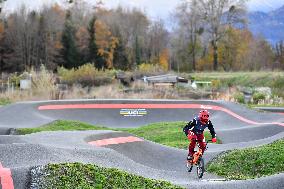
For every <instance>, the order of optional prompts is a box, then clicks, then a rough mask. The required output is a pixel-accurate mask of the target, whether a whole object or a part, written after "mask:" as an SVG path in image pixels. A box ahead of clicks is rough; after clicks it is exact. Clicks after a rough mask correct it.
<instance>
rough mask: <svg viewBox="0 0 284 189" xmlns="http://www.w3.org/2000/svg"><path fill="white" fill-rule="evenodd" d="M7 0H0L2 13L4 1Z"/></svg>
mask: <svg viewBox="0 0 284 189" xmlns="http://www.w3.org/2000/svg"><path fill="white" fill-rule="evenodd" d="M5 1H6V0H0V13H1V12H2V7H3V3H4V2H5Z"/></svg>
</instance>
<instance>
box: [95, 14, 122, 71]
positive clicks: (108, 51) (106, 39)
mask: <svg viewBox="0 0 284 189" xmlns="http://www.w3.org/2000/svg"><path fill="white" fill-rule="evenodd" d="M95 28H96V44H97V46H98V55H99V56H101V57H103V59H104V62H105V66H106V68H113V54H114V49H115V48H116V46H117V43H118V39H117V38H116V37H114V36H112V33H111V32H110V31H109V28H108V26H107V25H106V24H105V23H104V22H102V21H100V20H96V22H95Z"/></svg>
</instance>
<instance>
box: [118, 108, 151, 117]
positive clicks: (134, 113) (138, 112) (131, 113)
mask: <svg viewBox="0 0 284 189" xmlns="http://www.w3.org/2000/svg"><path fill="white" fill-rule="evenodd" d="M120 115H122V116H125V117H142V116H145V115H147V110H146V109H121V110H120Z"/></svg>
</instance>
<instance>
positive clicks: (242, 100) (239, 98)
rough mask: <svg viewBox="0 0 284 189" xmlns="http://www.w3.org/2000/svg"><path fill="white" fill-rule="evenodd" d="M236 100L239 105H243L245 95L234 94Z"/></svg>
mask: <svg viewBox="0 0 284 189" xmlns="http://www.w3.org/2000/svg"><path fill="white" fill-rule="evenodd" d="M234 99H235V101H237V102H238V103H242V104H244V103H245V95H244V94H243V93H240V92H238V93H236V94H234Z"/></svg>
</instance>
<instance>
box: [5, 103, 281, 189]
mask: <svg viewBox="0 0 284 189" xmlns="http://www.w3.org/2000/svg"><path fill="white" fill-rule="evenodd" d="M126 108H129V109H144V111H146V113H147V114H144V115H143V116H141V117H125V116H122V115H121V114H120V113H121V110H122V109H126ZM203 108H206V109H209V111H210V113H211V120H212V122H213V124H214V127H215V130H216V132H217V135H218V136H219V137H220V138H221V139H222V141H223V144H209V146H208V150H207V151H206V153H205V155H204V158H205V160H206V162H208V161H209V160H211V159H212V158H214V157H215V156H217V155H218V154H220V153H222V152H224V151H226V150H232V149H242V148H247V147H254V146H261V145H264V144H269V143H271V142H273V141H275V140H278V139H281V138H284V123H283V122H284V116H283V115H281V114H276V113H265V112H257V111H253V110H249V109H247V108H245V107H243V106H240V105H237V104H234V103H228V102H224V101H172V100H147V101H145V100H85V101H84V100H72V101H46V102H25V103H16V104H12V105H9V106H5V107H2V108H0V135H1V136H0V163H1V164H0V177H1V188H2V189H11V188H16V189H24V188H27V187H28V186H29V184H30V183H29V181H30V180H31V179H30V168H31V167H33V166H40V165H46V164H48V163H62V162H82V163H93V164H97V165H100V166H104V167H114V168H119V169H122V170H125V171H127V172H129V173H134V174H137V175H141V176H144V177H147V178H154V179H162V180H167V181H170V182H172V183H174V184H178V185H181V186H184V187H185V188H206V189H207V188H208V189H211V188H212V189H215V188H216V189H217V188H218V189H219V188H234V189H235V188H236V189H238V188H252V189H254V188H258V189H259V188H265V189H270V188H271V189H283V188H284V174H283V173H281V174H277V175H274V176H269V177H264V178H260V179H253V180H246V181H223V179H222V178H220V177H218V176H216V175H212V174H209V173H207V172H206V173H205V175H204V177H203V178H202V179H201V180H200V179H198V178H197V176H196V173H195V170H193V172H192V173H190V174H189V173H187V171H186V168H185V158H186V155H187V151H186V150H180V149H175V148H171V147H166V146H162V145H159V144H155V143H153V142H150V141H146V140H144V139H142V141H136V142H135V141H133V142H126V143H120V144H110V145H105V146H96V145H92V144H91V142H93V141H105V140H109V139H111V141H112V142H113V141H114V140H113V139H117V138H119V139H123V140H124V139H125V138H126V139H129V137H130V138H133V137H135V136H131V135H129V134H127V133H123V132H114V131H70V132H41V133H35V134H30V135H25V136H18V135H11V134H13V131H14V129H15V128H25V127H38V126H41V125H44V124H46V123H50V122H52V121H55V120H59V119H64V120H79V121H84V122H87V123H91V124H96V125H103V126H107V127H111V128H130V127H131V128H134V127H140V126H143V125H146V124H148V123H153V122H164V121H189V120H191V119H192V118H193V117H194V116H196V115H197V112H198V111H199V110H200V109H203ZM140 140H141V139H140ZM120 141H121V140H120Z"/></svg>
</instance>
